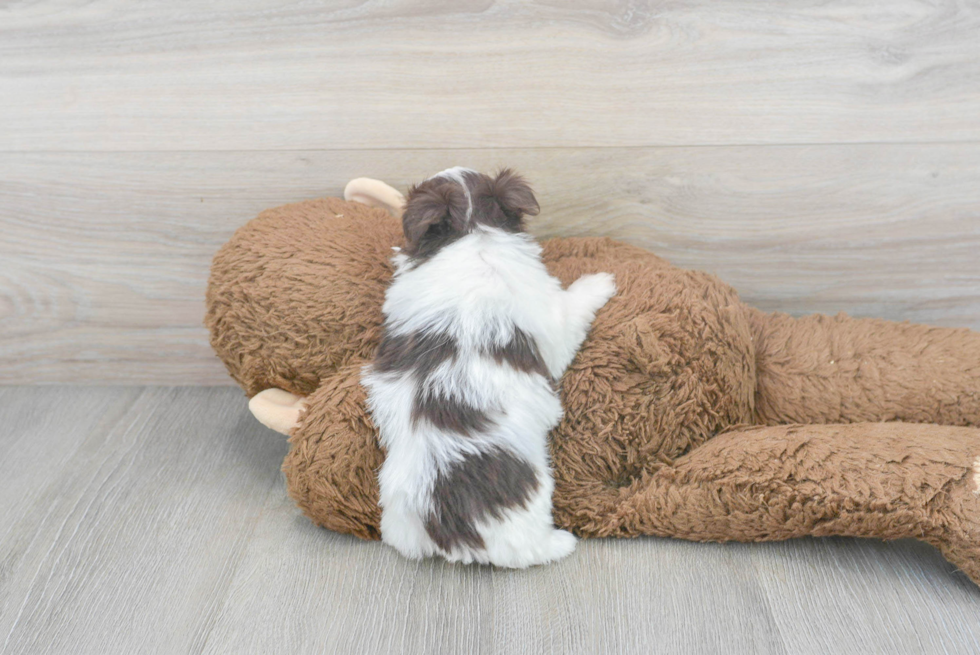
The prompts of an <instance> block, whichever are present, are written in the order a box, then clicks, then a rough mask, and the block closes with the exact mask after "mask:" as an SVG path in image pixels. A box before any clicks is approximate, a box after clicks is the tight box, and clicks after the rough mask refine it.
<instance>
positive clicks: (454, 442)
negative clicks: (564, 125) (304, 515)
mask: <svg viewBox="0 0 980 655" xmlns="http://www.w3.org/2000/svg"><path fill="white" fill-rule="evenodd" d="M537 212H538V203H537V201H536V200H535V198H534V194H533V193H532V192H531V189H530V187H529V186H528V185H527V184H526V183H525V182H524V180H523V179H522V178H521V177H519V176H518V175H516V174H514V173H512V172H511V171H508V170H505V171H503V172H501V173H500V174H499V175H497V176H496V177H494V178H491V177H489V176H486V175H482V174H480V173H477V172H475V171H472V170H469V169H465V168H458V167H457V168H450V169H448V170H445V171H443V172H442V173H439V174H438V175H435V176H434V177H431V178H429V179H428V180H426V181H425V182H422V183H421V184H419V185H418V186H416V187H415V188H413V189H412V191H411V192H410V194H409V196H408V201H407V203H406V206H405V213H404V215H403V226H404V230H405V238H406V241H407V246H406V248H405V249H404V250H403V251H401V252H399V253H398V254H396V255H395V258H394V262H395V268H396V271H395V276H394V280H393V282H392V284H391V287H390V288H389V289H388V292H387V295H386V296H385V303H384V316H385V335H384V338H383V340H382V343H381V345H380V346H379V348H378V352H377V356H376V358H375V360H374V362H373V363H372V364H371V365H369V366H367V367H365V371H364V376H363V383H364V385H365V387H366V388H367V390H368V407H369V408H370V411H371V415H372V417H373V419H374V421H375V423H376V425H377V427H378V429H379V430H380V434H381V443H382V444H383V445H384V446H385V448H386V449H387V458H386V460H385V463H384V466H382V468H381V472H380V475H379V482H380V487H381V507H382V514H381V536H382V539H383V540H384V541H385V542H386V543H388V544H390V545H392V546H394V547H395V548H396V549H398V551H400V552H401V553H402V554H403V555H405V556H407V557H413V558H418V557H427V556H431V555H436V554H438V555H442V556H444V557H445V558H447V559H449V560H451V561H461V562H474V561H476V562H483V563H491V564H495V565H498V566H507V567H526V566H531V565H533V564H542V563H545V562H549V561H552V560H556V559H559V558H561V557H564V556H565V555H568V554H569V553H571V552H572V551H573V550H574V549H575V537H573V536H572V535H571V534H570V533H568V532H565V531H564V530H558V529H557V528H555V527H554V523H553V522H552V516H551V494H552V490H553V487H554V483H553V481H552V478H551V469H550V466H549V461H548V444H547V437H548V432H549V431H550V430H551V429H552V428H553V427H554V426H555V425H557V423H558V421H559V420H560V419H561V415H562V408H561V403H560V401H559V399H558V395H557V393H556V392H555V389H554V386H553V383H554V381H555V380H557V379H558V378H560V377H561V375H562V373H563V372H564V370H565V368H566V367H567V366H568V365H569V364H570V363H571V361H572V358H573V357H574V356H575V353H576V351H577V350H578V348H579V346H580V345H581V343H582V341H583V340H584V339H585V335H586V333H587V332H588V330H589V326H590V325H591V324H592V320H593V318H594V317H595V313H596V311H597V310H598V309H599V308H600V307H602V306H603V305H604V304H605V303H606V301H607V300H609V298H611V297H612V296H613V295H614V294H615V292H616V286H615V283H614V280H613V277H612V275H610V274H607V273H600V274H596V275H586V276H583V277H581V278H579V279H578V280H577V281H576V282H575V283H574V284H572V285H571V286H570V287H569V288H568V290H563V289H562V288H561V285H560V283H559V281H558V280H557V279H556V278H554V277H552V276H551V275H549V274H548V272H547V270H545V267H544V264H542V262H541V248H540V246H538V244H537V243H536V242H535V241H534V240H533V239H532V238H531V237H530V236H529V235H528V234H527V233H526V232H525V231H524V216H526V215H529V214H530V215H534V214H537Z"/></svg>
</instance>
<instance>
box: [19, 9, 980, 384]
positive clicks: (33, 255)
mask: <svg viewBox="0 0 980 655" xmlns="http://www.w3.org/2000/svg"><path fill="white" fill-rule="evenodd" d="M978 34H980V5H978V3H975V2H936V3H926V2H917V1H913V0H894V1H893V2H888V3H865V2H858V1H847V2H791V3H750V2H744V1H743V2H735V1H728V0H713V1H711V2H708V1H707V0H703V1H699V0H682V1H680V2H673V3H658V2H643V1H641V0H629V1H623V2H619V1H613V0H572V1H568V2H564V1H563V2H559V1H557V0H551V1H543V2H535V3H517V2H496V3H493V2H487V1H469V0H433V1H428V2H422V3H420V2H408V1H394V2H367V3H361V2H333V3H320V2H306V3H295V4H284V3H278V2H271V1H269V0H236V1H235V2H230V1H229V0H218V1H215V2H208V3H199V2H194V3H191V2H165V1H163V0H157V1H146V2H138V3H137V2H132V3H125V4H124V3H114V2H107V1H105V0H96V1H94V2H87V3H77V2H67V1H65V2H41V3H16V2H15V3H6V4H0V383H12V382H29V383H33V382H139V383H164V384H212V383H224V382H227V381H228V378H227V377H226V375H225V374H224V372H223V369H222V368H221V366H220V364H219V363H218V362H217V361H216V360H215V359H214V358H213V356H212V354H211V352H210V349H209V347H208V345H207V335H206V332H205V330H204V329H203V327H201V319H202V315H203V295H204V288H205V284H206V279H207V270H208V265H209V262H210V258H211V255H212V254H213V252H214V251H215V250H216V249H217V248H218V247H219V246H220V245H221V243H223V242H224V241H225V240H226V239H227V238H228V237H229V236H230V235H231V233H232V232H233V231H234V229H235V228H236V227H237V226H239V225H241V224H242V223H243V222H245V221H246V220H248V219H249V218H251V217H252V216H254V215H255V214H256V213H258V212H259V211H261V210H262V209H264V208H266V207H269V206H274V205H278V204H282V203H286V202H291V201H295V200H299V199H303V198H310V197H316V196H320V195H327V194H334V195H336V194H338V193H340V191H341V189H342V188H343V185H344V183H346V181H347V180H348V179H350V178H352V177H356V176H361V175H367V176H372V177H379V178H382V179H385V180H387V181H389V182H391V183H393V184H395V185H396V186H405V185H407V184H409V183H410V182H412V181H414V180H418V179H420V178H422V177H424V176H426V175H428V174H430V173H431V172H434V171H436V170H440V169H442V168H445V167H446V166H449V165H454V164H466V165H470V166H475V167H479V168H494V167H498V166H503V165H509V166H513V167H515V168H517V169H519V170H521V171H522V172H524V173H525V174H526V175H527V176H528V177H529V178H530V179H531V180H532V182H533V183H534V184H535V187H536V189H537V191H538V193H539V200H540V201H541V205H542V208H543V212H542V215H541V217H539V219H538V220H537V222H536V223H535V225H534V230H535V232H536V234H538V235H541V236H552V235H562V234H567V235H573V234H574V235H581V234H594V235H598V234H604V235H611V236H615V237H618V238H622V239H625V240H627V241H630V242H632V243H635V244H638V245H641V246H645V247H648V248H650V249H652V250H654V251H656V252H658V253H659V254H661V255H663V256H665V257H667V258H668V259H670V260H672V261H674V262H675V263H677V264H679V265H682V266H686V267H693V268H702V269H707V270H710V271H712V272H715V273H717V274H719V275H721V276H722V277H723V278H725V279H726V280H728V281H729V282H731V283H732V284H734V285H735V286H736V288H738V289H739V291H740V292H741V294H742V297H743V298H744V299H745V300H746V301H748V302H750V303H753V304H755V305H758V306H760V307H762V308H764V309H767V310H776V309H781V310H784V311H789V312H792V313H795V314H802V313H808V312H813V311H822V312H836V311H838V310H844V311H847V312H849V313H852V314H854V315H859V316H880V317H884V318H889V319H896V320H899V319H906V318H907V319H910V320H913V321H919V322H926V323H933V324H939V325H955V326H966V327H971V328H973V329H980V256H978V254H977V253H978V252H980V38H978V36H977V35H978Z"/></svg>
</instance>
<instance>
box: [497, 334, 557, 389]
mask: <svg viewBox="0 0 980 655" xmlns="http://www.w3.org/2000/svg"><path fill="white" fill-rule="evenodd" d="M490 356H491V357H493V358H494V359H495V360H496V362H497V363H498V364H500V363H502V362H507V363H508V364H510V365H511V366H512V367H514V368H515V369H517V370H518V371H523V372H524V373H537V374H538V375H543V376H545V377H546V378H550V375H549V374H548V367H547V366H545V363H544V359H543V358H542V357H541V352H540V351H539V350H538V344H537V343H535V341H534V338H533V337H532V336H531V335H529V334H528V333H527V332H525V331H524V330H521V329H519V328H514V336H513V337H511V340H510V341H509V342H507V344H506V345H505V346H496V345H494V346H491V347H490Z"/></svg>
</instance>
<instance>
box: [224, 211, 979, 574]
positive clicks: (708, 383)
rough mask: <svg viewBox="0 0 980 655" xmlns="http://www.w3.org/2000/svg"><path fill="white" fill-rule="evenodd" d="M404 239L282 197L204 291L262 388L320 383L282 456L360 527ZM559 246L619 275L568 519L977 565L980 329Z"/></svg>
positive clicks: (581, 393)
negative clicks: (857, 544) (896, 545)
mask: <svg viewBox="0 0 980 655" xmlns="http://www.w3.org/2000/svg"><path fill="white" fill-rule="evenodd" d="M402 240H403V238H402V233H401V226H400V225H399V223H398V221H397V220H395V219H394V218H392V217H391V216H389V215H388V214H387V213H386V212H384V211H382V210H379V209H373V208H369V207H368V206H366V205H361V204H358V203H353V202H350V203H349V202H344V201H342V200H339V199H335V198H326V199H322V200H314V201H310V202H304V203H299V204H294V205H288V206H285V207H280V208H277V209H272V210H269V211H267V212H265V213H263V214H262V215H261V216H259V217H258V218H256V219H255V220H253V221H252V222H250V223H248V224H247V225H246V226H244V227H242V228H241V229H240V230H239V231H238V232H237V233H236V234H235V236H234V237H233V238H232V240H231V241H230V242H229V243H228V244H226V245H225V246H224V247H223V248H222V249H221V251H220V252H219V253H218V254H217V256H216V257H215V259H214V265H213V267H212V276H211V282H210V286H209V288H208V295H207V300H208V312H207V319H206V322H207V325H208V327H209V328H210V330H211V335H212V344H213V346H214V349H215V351H216V352H217V353H218V355H219V357H220V358H221V359H222V361H224V363H225V365H226V366H227V367H228V371H229V373H231V375H232V377H234V378H235V380H236V381H238V383H239V384H241V385H242V387H243V388H244V389H245V391H246V393H247V394H248V395H249V396H251V395H253V394H255V393H257V392H259V391H261V390H263V389H267V388H270V387H278V388H282V389H285V390H287V391H290V392H293V393H297V394H303V395H308V401H309V403H308V409H307V411H306V412H305V413H304V414H303V416H302V419H301V423H300V425H299V427H297V428H296V429H295V430H294V431H293V434H292V436H291V438H290V443H291V446H292V447H291V450H290V452H289V455H288V456H287V457H286V461H285V463H284V465H283V470H284V471H285V473H286V478H287V482H288V486H289V492H290V494H291V495H292V497H293V498H294V499H295V500H296V502H297V503H298V504H299V506H300V507H301V508H302V509H303V511H304V512H305V513H306V514H307V515H308V516H309V517H310V518H311V519H312V520H313V521H315V522H316V523H318V524H320V525H323V526H325V527H328V528H330V529H333V530H337V531H340V532H349V533H352V534H355V535H358V536H360V537H364V538H374V539H376V538H378V525H379V520H380V510H379V508H378V487H377V477H376V476H377V470H378V469H379V468H380V466H381V463H382V460H383V457H384V455H383V453H382V452H381V450H380V449H379V447H378V445H377V441H376V438H375V433H374V429H373V426H372V424H371V421H370V419H369V418H368V415H367V413H366V411H365V409H364V391H363V389H362V388H361V386H360V384H359V378H360V368H361V366H362V365H363V364H365V363H366V362H368V361H370V359H371V358H372V357H373V356H374V352H375V349H376V348H377V345H378V342H379V340H380V338H381V333H382V330H381V323H382V316H381V303H382V298H383V296H384V291H385V288H386V285H387V283H388V280H389V278H390V276H391V273H392V270H391V266H390V264H389V261H388V260H389V258H390V256H391V247H392V246H393V245H399V244H401V243H402ZM544 258H545V262H546V263H547V265H548V267H549V269H550V270H551V272H552V273H553V274H555V275H557V276H558V277H559V278H561V279H562V281H563V282H564V283H566V284H567V283H569V282H570V281H572V280H574V279H576V278H577V277H579V276H580V275H582V274H585V273H591V272H598V271H609V272H612V273H614V274H615V275H616V282H617V285H618V287H619V293H618V295H617V296H616V297H615V298H613V299H612V300H611V301H610V302H609V304H608V305H606V307H605V308H603V309H602V310H601V311H600V312H599V315H598V317H597V318H596V321H595V324H594V326H593V329H592V332H591V334H590V337H589V339H588V340H587V341H586V343H585V345H584V346H583V348H582V350H581V352H580V353H579V355H578V357H577V358H576V360H575V362H574V363H573V364H572V366H571V367H570V369H569V370H568V372H567V373H566V374H565V376H564V378H563V379H562V381H561V395H562V404H563V405H564V407H565V409H566V413H565V418H564V420H563V421H562V423H561V424H560V425H559V426H558V428H556V429H555V430H554V432H553V433H552V435H551V449H552V457H553V463H554V469H555V484H556V488H555V495H554V511H555V521H556V523H557V524H558V525H559V526H560V527H563V528H567V529H570V530H572V531H574V532H575V533H577V534H579V535H581V536H586V537H600V536H633V535H640V534H650V535H662V536H672V537H680V538H684V539H693V540H719V541H725V540H738V541H762V540H773V539H787V538H790V537H799V536H803V535H850V536H858V537H878V538H884V539H894V538H900V537H915V538H918V539H922V540H925V541H927V542H929V543H931V544H934V545H935V546H937V547H938V548H939V549H940V550H941V551H942V552H943V553H944V555H945V556H946V557H947V558H948V559H949V560H950V561H951V562H953V563H954V564H955V565H957V566H958V567H960V568H961V569H962V570H963V571H965V572H966V574H967V575H969V576H970V577H971V578H972V579H973V580H974V581H975V582H978V583H980V491H978V482H980V471H978V470H977V467H980V429H978V427H977V426H980V334H977V333H974V332H970V331H968V330H954V329H944V328H930V327H923V326H918V325H909V324H896V323H890V322H886V321H880V320H874V319H852V318H849V317H847V316H844V315H839V316H836V317H827V316H810V317H806V318H801V319H794V318H791V317H789V316H786V315H783V314H765V313H762V312H760V311H758V310H756V309H753V308H751V307H748V306H746V305H744V304H742V302H741V301H740V300H739V298H738V295H737V294H736V293H735V291H734V290H733V289H732V288H731V287H729V286H727V285H726V284H724V283H722V282H721V281H719V280H718V279H717V278H715V277H713V276H711V275H708V274H706V273H702V272H698V271H686V270H681V269H678V268H675V267H673V266H671V265H670V264H668V263H667V262H665V261H664V260H662V259H660V258H658V257H657V256H655V255H653V254H651V253H649V252H647V251H644V250H641V249H639V248H635V247H632V246H628V245H625V244H622V243H617V242H615V241H612V240H610V239H552V240H550V241H547V242H545V243H544ZM886 421H887V423H885V422H886ZM955 426H960V427H955Z"/></svg>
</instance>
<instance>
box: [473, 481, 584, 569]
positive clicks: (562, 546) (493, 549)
mask: <svg viewBox="0 0 980 655" xmlns="http://www.w3.org/2000/svg"><path fill="white" fill-rule="evenodd" d="M551 492H552V485H550V484H548V485H542V488H541V489H539V490H538V492H537V493H536V494H535V496H534V498H533V499H532V500H531V501H530V502H529V503H528V505H527V507H526V508H524V509H517V510H512V511H510V512H509V513H508V515H507V516H506V517H504V518H503V520H501V521H500V522H494V524H493V525H490V526H487V527H486V529H484V530H481V533H482V534H483V537H484V541H485V543H486V554H487V559H488V560H489V562H490V563H491V564H494V565H495V566H501V567H506V568H516V569H523V568H526V567H528V566H535V565H538V564H547V563H548V562H554V561H557V560H560V559H562V558H563V557H566V556H568V555H570V554H571V553H572V551H574V550H575V545H576V544H577V543H578V539H576V538H575V536H574V535H573V534H572V533H570V532H566V531H565V530H559V529H558V528H556V527H555V526H554V523H553V521H552V516H551Z"/></svg>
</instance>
